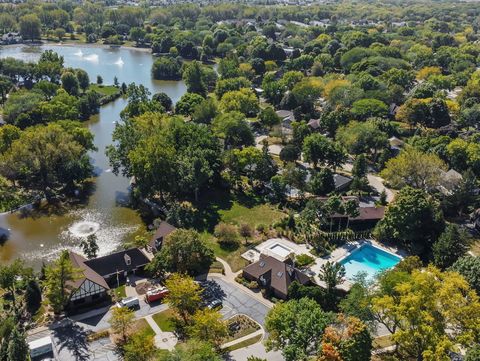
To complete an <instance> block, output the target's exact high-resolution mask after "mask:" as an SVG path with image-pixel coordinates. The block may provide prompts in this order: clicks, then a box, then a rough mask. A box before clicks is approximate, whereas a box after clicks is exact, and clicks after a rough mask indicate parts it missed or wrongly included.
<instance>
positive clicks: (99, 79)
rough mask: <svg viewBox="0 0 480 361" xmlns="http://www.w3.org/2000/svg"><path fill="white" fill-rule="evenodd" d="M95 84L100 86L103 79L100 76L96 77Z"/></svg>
mask: <svg viewBox="0 0 480 361" xmlns="http://www.w3.org/2000/svg"><path fill="white" fill-rule="evenodd" d="M97 84H98V85H102V84H103V78H102V77H101V76H100V75H97Z"/></svg>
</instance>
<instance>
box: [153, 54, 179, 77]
mask: <svg viewBox="0 0 480 361" xmlns="http://www.w3.org/2000/svg"><path fill="white" fill-rule="evenodd" d="M181 68H182V63H181V61H179V60H177V59H174V58H171V57H166V56H162V57H160V58H158V59H156V60H155V61H154V63H153V65H152V76H153V78H154V79H158V80H179V79H180V78H181Z"/></svg>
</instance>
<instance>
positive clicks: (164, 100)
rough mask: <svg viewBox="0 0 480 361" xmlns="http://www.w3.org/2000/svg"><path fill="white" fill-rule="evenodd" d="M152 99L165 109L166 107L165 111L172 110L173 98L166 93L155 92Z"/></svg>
mask: <svg viewBox="0 0 480 361" xmlns="http://www.w3.org/2000/svg"><path fill="white" fill-rule="evenodd" d="M152 101H154V102H158V103H160V104H161V105H162V107H163V109H165V111H167V112H169V111H170V110H172V105H173V102H172V99H171V98H170V97H169V96H168V94H166V93H156V94H154V95H153V97H152Z"/></svg>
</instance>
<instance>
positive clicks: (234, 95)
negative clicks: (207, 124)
mask: <svg viewBox="0 0 480 361" xmlns="http://www.w3.org/2000/svg"><path fill="white" fill-rule="evenodd" d="M219 107H220V109H221V110H222V111H223V112H225V113H228V112H240V113H242V114H244V115H245V116H247V117H253V116H255V115H257V113H258V111H259V109H260V107H259V104H258V98H257V97H256V95H255V93H254V92H253V90H251V89H246V88H242V89H240V90H234V91H229V92H226V93H225V94H224V95H223V96H222V99H221V100H220V104H219Z"/></svg>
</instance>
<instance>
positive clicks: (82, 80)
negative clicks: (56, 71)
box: [62, 69, 90, 94]
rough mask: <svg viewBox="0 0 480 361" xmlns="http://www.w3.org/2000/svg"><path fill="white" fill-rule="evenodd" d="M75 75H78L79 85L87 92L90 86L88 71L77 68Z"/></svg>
mask: <svg viewBox="0 0 480 361" xmlns="http://www.w3.org/2000/svg"><path fill="white" fill-rule="evenodd" d="M75 75H76V77H77V80H78V86H79V87H80V89H82V91H83V92H84V93H85V91H86V90H87V89H88V87H89V86H90V78H89V77H88V73H87V72H86V71H85V70H82V69H77V70H76V71H75ZM62 85H63V81H62ZM64 88H65V87H64ZM69 94H70V93H69Z"/></svg>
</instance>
